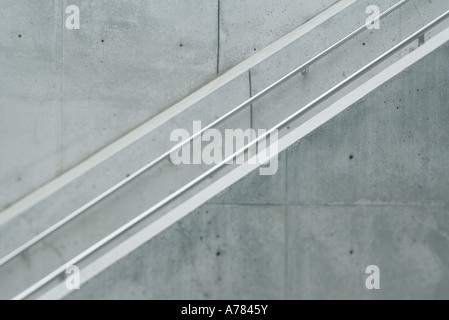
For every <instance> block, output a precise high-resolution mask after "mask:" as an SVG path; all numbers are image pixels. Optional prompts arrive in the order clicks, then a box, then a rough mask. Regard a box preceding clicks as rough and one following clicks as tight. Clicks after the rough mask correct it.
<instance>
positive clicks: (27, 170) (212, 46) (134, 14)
mask: <svg viewBox="0 0 449 320" xmlns="http://www.w3.org/2000/svg"><path fill="white" fill-rule="evenodd" d="M335 2H336V0H320V1H314V2H307V3H302V2H298V1H290V0H288V1H287V0H278V1H275V2H273V1H260V0H247V1H240V0H225V1H223V0H214V1H210V0H191V1H184V0H169V1H156V0H155V1H153V0H151V1H148V0H134V1H121V0H115V1H106V0H101V1H87V0H74V1H68V0H64V1H58V0H53V1H45V2H43V3H34V2H31V3H30V2H29V1H26V0H14V1H13V0H6V1H4V3H3V9H2V11H1V12H0V18H1V21H0V29H1V30H2V33H1V38H0V40H1V41H0V43H1V44H0V46H1V49H2V50H1V53H0V59H1V60H0V65H1V66H2V73H1V76H0V92H2V95H1V99H2V100H1V103H0V108H1V109H0V112H1V114H2V117H1V119H0V121H1V122H0V127H1V128H2V133H1V135H0V150H1V152H2V155H3V156H2V158H1V162H0V164H1V165H0V168H1V169H0V183H1V189H2V191H3V192H2V193H1V195H0V210H1V209H4V208H5V207H7V206H8V205H10V204H12V203H14V202H15V201H16V200H18V199H20V198H21V197H23V196H25V195H26V194H28V193H30V192H31V191H33V190H35V189H36V188H38V187H40V186H42V185H43V184H44V183H45V182H47V181H49V180H51V179H52V178H55V177H56V176H58V175H59V174H61V173H62V172H64V171H66V170H67V169H69V168H71V167H73V166H74V165H76V164H77V163H79V162H80V161H82V160H84V159H86V158H87V157H89V156H90V155H92V154H93V153H95V152H96V151H98V150H100V149H101V148H103V147H104V146H106V145H107V144H109V143H111V142H113V141H114V140H116V139H118V138H119V137H121V136H122V135H124V134H125V133H127V132H129V131H130V130H132V129H133V128H135V127H137V126H138V125H140V124H142V123H144V122H145V121H146V120H149V119H150V118H151V117H153V116H155V115H157V114H158V113H160V112H161V111H162V110H165V109H166V108H168V107H170V106H171V105H172V104H174V103H175V102H177V101H179V100H180V99H182V98H183V97H185V96H187V95H188V94H189V93H191V92H193V91H194V90H196V89H198V88H199V87H201V86H202V85H204V84H205V83H207V82H208V81H210V80H212V79H213V78H215V77H216V76H217V73H221V72H222V71H224V70H226V69H228V68H230V67H232V66H233V65H235V64H236V63H238V62H240V61H242V60H243V59H245V58H246V57H248V56H250V55H252V54H254V52H255V51H254V50H253V49H254V48H255V49H256V51H257V49H260V48H263V47H265V46H266V45H268V44H270V43H271V42H273V41H275V40H277V39H278V38H280V37H281V36H283V35H285V34H286V33H288V32H289V31H291V30H293V29H295V28H297V27H299V26H300V25H301V24H303V23H305V22H306V21H307V20H309V19H310V18H312V17H313V16H315V15H317V14H318V13H320V12H322V11H323V10H325V9H326V8H327V7H329V6H330V5H332V4H333V3H335ZM71 4H75V5H78V6H79V8H80V10H81V29H80V30H66V29H65V27H64V22H65V19H66V17H67V16H68V15H67V14H65V12H64V11H65V8H66V7H67V6H68V5H71ZM250 8H251V10H250ZM242 28H245V30H246V31H245V33H243V34H242V32H241V30H242ZM146 160H147V161H148V159H146ZM103 174H105V173H104V172H103ZM99 187H100V186H99ZM100 188H101V187H100Z"/></svg>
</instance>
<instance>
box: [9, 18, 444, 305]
mask: <svg viewBox="0 0 449 320" xmlns="http://www.w3.org/2000/svg"><path fill="white" fill-rule="evenodd" d="M448 17H449V10H448V11H446V12H445V13H443V14H442V15H440V16H439V17H438V18H436V19H435V20H433V21H431V22H430V23H428V24H427V25H426V26H424V27H423V28H421V29H419V30H418V31H416V32H415V33H413V34H412V35H411V36H409V37H408V38H406V39H405V40H403V41H402V42H400V43H399V44H397V45H396V46H394V47H393V48H391V49H390V50H388V51H387V52H385V53H384V54H382V55H381V56H379V57H378V58H376V59H375V60H373V61H372V62H370V63H369V64H367V65H366V66H364V67H363V68H361V69H359V70H358V71H357V72H355V73H354V74H352V75H351V76H350V77H348V78H347V79H345V80H344V81H342V82H340V83H339V84H337V85H336V86H334V87H333V88H331V89H329V90H328V91H326V92H325V93H323V94H322V95H321V96H319V97H318V98H316V99H315V100H313V101H312V102H310V103H309V104H307V105H306V106H304V107H302V108H301V109H299V110H298V111H296V112H295V113H293V114H292V115H290V116H289V117H288V118H286V119H284V120H283V121H281V122H280V123H279V124H277V125H276V126H275V127H273V128H272V129H270V130H269V131H268V132H266V133H265V134H263V135H261V136H260V137H258V138H257V139H255V140H253V141H252V142H250V143H249V144H248V145H246V146H245V147H243V148H242V149H240V150H238V151H237V152H235V153H234V154H233V155H231V156H229V157H228V158H227V159H225V160H223V161H222V162H221V163H219V164H217V165H216V166H215V167H213V168H211V169H210V170H208V171H207V172H205V173H204V174H202V175H201V176H199V177H197V178H196V179H194V180H193V181H191V182H190V183H188V184H186V185H185V186H184V187H182V188H180V189H179V190H177V191H176V192H174V193H172V194H171V195H170V196H168V197H167V198H165V199H164V200H162V201H161V202H159V203H158V204H156V205H155V206H153V207H151V208H150V209H148V210H147V211H145V212H144V213H142V214H140V215H139V216H137V217H136V218H134V219H133V220H131V221H130V222H128V223H126V224H125V225H123V226H122V227H120V228H119V229H117V230H116V231H114V232H113V233H111V234H110V235H108V236H107V237H105V238H103V239H102V240H101V241H99V242H97V243H96V244H95V245H93V246H91V247H90V248H88V249H87V250H85V251H84V252H82V253H81V254H79V255H78V256H76V257H75V258H73V259H72V260H70V261H69V262H67V263H66V264H64V265H62V266H60V267H59V268H58V269H56V270H55V271H53V272H52V273H50V274H49V275H47V276H46V277H44V278H42V279H41V280H40V281H38V282H37V283H35V284H34V285H32V286H31V287H29V288H28V289H26V290H25V291H23V292H22V293H20V294H19V295H17V296H16V297H15V298H13V299H14V300H21V299H25V298H27V297H29V296H30V295H31V294H33V293H34V292H36V291H37V290H39V289H40V288H42V287H43V286H44V285H46V284H47V283H49V282H50V281H52V280H53V279H55V278H56V277H58V276H59V275H60V274H61V273H63V272H65V270H66V269H67V268H68V267H70V266H72V265H76V264H78V263H79V262H80V261H81V260H83V259H85V258H86V257H88V256H90V255H91V254H92V253H94V252H95V251H97V250H98V249H100V248H102V247H103V246H105V245H106V244H108V243H109V242H111V241H112V240H114V239H115V238H117V237H118V236H120V235H122V234H123V233H124V232H126V231H128V230H129V229H130V228H132V227H133V226H135V225H137V224H138V223H139V222H141V221H142V220H144V219H145V218H147V217H148V216H149V215H150V214H152V213H153V212H155V211H156V210H158V209H160V208H161V207H163V206H164V205H166V204H167V203H169V202H170V201H172V200H174V199H175V198H177V197H178V196H179V195H181V194H183V193H184V192H185V191H187V190H189V189H190V188H192V187H193V186H195V185H196V184H197V183H199V182H201V181H202V180H204V179H205V178H207V177H208V176H209V175H211V174H212V173H214V172H215V171H217V170H218V169H220V168H221V167H223V166H224V165H226V164H227V162H229V161H231V160H233V159H234V158H235V157H237V156H239V155H240V154H241V153H244V152H245V151H246V150H248V149H249V148H251V147H252V146H254V145H255V144H257V143H258V142H259V141H261V140H262V139H266V137H267V136H269V135H271V134H272V133H273V132H274V131H276V130H278V129H280V128H282V127H284V126H285V125H287V124H288V123H290V122H291V121H294V120H296V119H297V118H298V117H300V116H301V115H303V114H304V113H306V112H308V111H310V110H311V109H312V108H314V107H316V106H317V105H319V104H320V103H322V102H324V101H325V100H326V99H328V98H329V97H331V96H333V95H334V94H336V93H337V92H338V91H340V90H342V89H344V88H345V87H346V86H348V85H349V84H351V83H353V82H354V81H355V80H357V79H359V78H360V77H362V76H363V75H365V74H366V73H367V72H369V71H371V70H372V69H373V68H375V67H377V66H378V65H379V64H381V63H382V62H384V61H385V60H387V59H388V58H390V57H391V56H392V55H393V54H395V53H397V52H399V51H400V50H402V49H403V48H405V47H406V46H407V45H409V44H410V43H412V42H413V41H416V40H417V39H419V37H421V36H422V35H424V34H425V33H426V32H428V31H429V30H431V29H433V28H434V27H436V26H437V25H438V24H440V23H441V22H443V21H444V20H446V19H447V18H448Z"/></svg>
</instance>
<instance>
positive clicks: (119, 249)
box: [38, 28, 449, 300]
mask: <svg viewBox="0 0 449 320" xmlns="http://www.w3.org/2000/svg"><path fill="white" fill-rule="evenodd" d="M448 41H449V28H447V29H446V30H444V31H443V32H441V33H439V34H438V35H436V36H434V37H433V38H432V39H431V40H429V41H428V42H426V43H425V44H424V45H423V46H421V47H419V48H418V49H416V50H415V51H413V52H412V53H410V54H408V55H407V56H406V57H404V58H402V59H401V60H399V61H398V62H396V63H394V64H393V65H391V66H390V67H388V68H387V69H385V70H384V71H382V72H381V73H379V74H378V75H376V76H374V77H373V78H371V79H370V80H368V81H367V82H366V83H364V84H363V85H361V86H360V87H358V88H356V89H355V90H354V91H352V92H351V93H349V94H348V95H346V96H344V97H343V98H341V99H340V100H339V101H337V102H335V103H334V104H332V105H331V106H329V107H328V108H326V109H325V110H324V111H322V112H320V113H319V114H317V115H316V116H314V117H313V118H311V119H310V120H308V121H306V122H305V123H304V124H302V125H301V126H299V127H298V128H296V129H295V130H293V131H292V132H290V133H288V134H287V135H285V136H284V137H283V138H281V139H280V140H279V153H280V152H282V151H284V150H285V149H287V148H288V147H289V146H291V145H292V144H294V143H295V142H297V141H298V140H300V139H302V138H303V137H305V136H306V135H308V134H309V133H311V132H312V131H314V130H315V129H317V128H318V127H320V126H321V125H323V124H325V123H326V122H327V121H329V120H331V119H332V118H334V117H335V116H337V115H338V114H340V113H341V112H343V111H344V110H346V109H347V108H349V107H350V106H352V105H353V104H354V103H356V102H357V101H359V100H360V99H362V98H363V97H365V96H366V95H368V94H369V93H371V92H372V91H373V90H375V89H377V88H378V87H380V86H381V85H383V84H384V83H386V82H387V81H389V80H390V79H392V78H393V77H395V76H396V75H398V74H399V73H401V72H402V71H404V70H405V69H407V68H408V67H410V66H411V65H413V64H414V63H416V62H417V61H419V60H420V59H422V58H423V57H425V56H426V55H428V54H429V53H431V52H433V51H434V50H436V49H437V48H439V47H440V46H442V45H443V44H445V43H446V42H448ZM257 168H258V165H249V164H245V165H241V166H239V167H237V168H236V169H235V170H233V171H232V172H230V173H229V174H227V175H226V176H224V177H222V178H220V179H219V180H217V181H215V182H214V183H212V184H211V185H210V186H208V187H206V188H205V189H204V190H202V191H200V192H199V193H198V194H196V195H194V196H193V197H191V198H189V199H188V200H187V201H185V202H184V203H183V204H181V205H180V206H178V207H177V208H175V209H174V210H172V211H170V212H169V213H167V214H166V215H164V216H163V217H161V218H160V219H158V220H157V221H155V222H154V223H152V224H151V225H149V226H148V227H146V228H145V229H143V230H141V231H139V232H138V233H136V234H135V235H133V236H132V237H130V238H129V239H127V240H125V241H124V242H123V243H121V244H119V245H118V246H116V247H115V248H113V249H111V250H110V251H109V252H107V253H105V254H104V255H103V256H101V257H100V258H98V259H97V260H95V261H94V262H92V263H91V264H90V265H88V266H87V267H85V268H84V269H83V270H82V271H81V275H82V276H81V280H82V283H83V284H85V283H86V282H87V281H89V280H90V279H92V278H94V277H95V276H97V275H98V274H100V273H101V272H102V271H104V270H105V269H107V268H108V267H109V266H111V265H112V264H114V263H116V262H117V261H119V260H120V259H123V258H124V257H126V256H127V255H128V254H129V253H131V252H132V251H134V250H136V249H137V248H139V247H140V246H142V245H143V244H145V243H146V242H148V241H149V240H151V239H152V238H153V237H155V236H156V235H158V234H159V233H161V232H163V231H164V230H166V229H167V228H169V227H170V226H171V225H173V224H175V223H176V222H177V221H179V220H180V219H182V218H184V217H185V216H187V215H188V214H189V213H190V212H192V211H193V210H195V209H197V208H198V207H200V206H201V205H203V204H204V203H206V202H207V201H208V200H210V199H211V198H213V197H214V196H215V195H217V194H219V193H220V192H222V191H224V190H225V189H227V188H228V187H230V186H231V185H232V184H234V183H235V182H237V181H238V180H240V179H241V178H243V177H244V176H246V175H247V174H249V173H250V172H252V171H253V170H255V169H257ZM70 293H71V292H70V291H68V290H67V288H66V287H65V283H61V284H58V285H57V286H55V287H53V288H52V289H50V290H49V291H48V292H46V293H44V294H43V295H41V296H40V297H39V298H38V299H39V300H55V299H62V298H64V297H66V296H67V295H69V294H70Z"/></svg>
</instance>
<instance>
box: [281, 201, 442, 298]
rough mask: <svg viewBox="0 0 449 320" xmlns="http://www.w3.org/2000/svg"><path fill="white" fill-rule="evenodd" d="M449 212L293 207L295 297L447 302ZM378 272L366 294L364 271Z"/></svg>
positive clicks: (290, 287) (291, 287)
mask: <svg viewBox="0 0 449 320" xmlns="http://www.w3.org/2000/svg"><path fill="white" fill-rule="evenodd" d="M448 213H449V211H448V207H413V206H410V207H406V206H404V207H388V206H340V207H337V206H332V207H327V206H324V207H322V206H321V207H319V206H318V207H314V206H297V207H296V206H292V207H289V209H288V215H287V226H288V229H287V230H288V231H287V232H288V241H287V242H288V249H287V255H288V256H287V258H286V259H287V261H288V263H287V265H288V266H287V270H288V271H287V279H288V281H287V282H286V283H287V289H286V291H287V296H288V298H289V299H369V300H371V299H447V298H448V292H449V276H448V273H447V269H448V265H449V259H448V256H447V251H448V249H449V220H448V217H449V215H448ZM370 265H376V266H378V267H379V269H380V290H367V288H366V285H365V281H366V279H367V277H368V276H369V274H366V268H367V267H368V266H370Z"/></svg>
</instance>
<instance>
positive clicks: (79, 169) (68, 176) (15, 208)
mask: <svg viewBox="0 0 449 320" xmlns="http://www.w3.org/2000/svg"><path fill="white" fill-rule="evenodd" d="M356 1H357V0H341V1H339V2H338V3H336V4H334V5H333V6H332V7H330V8H329V9H327V10H326V11H324V12H322V13H321V14H319V15H318V16H316V17H315V18H313V19H311V20H310V21H308V22H307V23H305V24H304V25H302V26H301V27H299V28H297V29H295V30H294V31H292V32H290V33H289V34H287V35H286V36H284V37H283V38H281V39H279V40H278V41H276V42H274V43H272V44H271V45H269V46H268V47H266V48H265V49H263V50H261V51H260V52H258V53H256V54H254V55H253V56H251V57H250V58H248V59H246V60H245V61H243V62H241V63H240V64H238V65H237V66H235V67H234V68H232V69H230V70H229V71H228V72H226V73H224V74H223V75H222V76H219V77H218V78H216V79H215V80H213V81H211V82H210V83H209V84H207V85H205V86H204V87H202V88H201V89H199V90H198V91H196V92H194V93H192V94H191V95H189V96H188V97H186V98H185V99H183V100H181V101H180V102H178V103H176V104H175V105H173V106H172V107H170V108H169V109H167V110H166V111H164V112H162V113H160V114H159V115H157V116H155V117H154V118H152V119H151V120H149V121H148V122H146V123H145V124H143V125H141V126H140V127H138V128H137V129H135V130H133V131H131V132H130V133H128V134H126V135H125V136H123V137H122V138H120V139H118V140H116V141H115V142H113V143H112V144H110V145H109V146H107V147H105V148H104V149H102V150H101V151H99V152H97V153H96V154H94V155H93V156H91V157H90V158H88V159H87V160H85V161H83V162H81V163H80V164H78V165H77V166H75V167H74V168H72V169H70V170H68V171H67V172H65V173H63V174H62V175H61V176H59V177H58V178H56V179H54V180H52V181H50V182H48V183H47V184H45V185H44V186H42V187H41V188H39V189H38V190H36V191H34V192H32V193H30V194H29V195H27V196H25V197H24V198H22V199H21V200H19V201H17V202H16V203H15V204H13V205H12V206H11V207H9V208H7V209H5V210H4V211H3V212H1V213H0V225H3V224H5V223H6V222H8V221H9V220H11V219H13V218H14V217H16V216H17V215H19V214H20V213H22V212H24V211H26V210H28V209H29V208H31V207H33V206H34V205H36V204H37V203H39V202H40V201H42V200H43V199H45V198H47V197H49V196H50V195H52V194H53V193H55V192H57V191H58V190H60V189H62V188H63V187H65V186H66V185H67V184H69V183H70V182H72V181H73V180H75V179H77V178H79V177H80V176H82V175H83V174H85V173H86V172H88V171H90V170H92V169H93V168H95V167H96V166H98V165H99V164H101V163H102V162H104V161H106V160H107V159H109V158H110V157H112V156H114V155H115V154H116V153H118V152H120V151H121V150H123V149H124V148H126V147H128V146H129V145H131V144H133V143H134V142H136V141H138V140H139V139H141V138H142V137H144V136H146V135H147V134H148V133H150V132H152V131H153V130H155V129H156V128H158V127H159V126H161V125H162V124H164V123H165V122H167V121H168V120H169V119H171V118H173V117H175V116H176V115H178V114H180V113H181V112H183V111H185V110H186V109H188V108H190V107H191V106H193V105H194V104H195V103H197V102H199V101H201V100H202V99H204V98H205V97H207V96H208V95H210V94H211V93H213V92H215V91H216V90H218V89H219V88H221V87H223V86H224V85H226V84H227V83H229V82H230V81H232V80H234V79H235V78H237V77H238V76H240V75H241V74H243V73H245V72H246V71H248V70H249V69H251V68H252V67H254V66H256V65H257V64H259V63H261V62H262V61H264V60H265V59H267V58H269V57H270V56H272V55H274V54H275V53H277V52H278V51H280V50H281V49H283V48H285V47H286V46H288V45H289V44H291V43H292V42H294V41H296V40H297V39H299V38H301V37H302V36H304V35H305V34H307V33H309V32H310V31H312V30H313V29H314V28H316V27H317V26H319V25H321V24H322V23H323V22H325V21H327V20H328V19H330V18H332V17H333V16H335V15H337V14H338V13H340V12H341V11H343V10H344V9H346V8H347V7H349V6H350V5H352V4H353V3H355V2H356Z"/></svg>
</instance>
